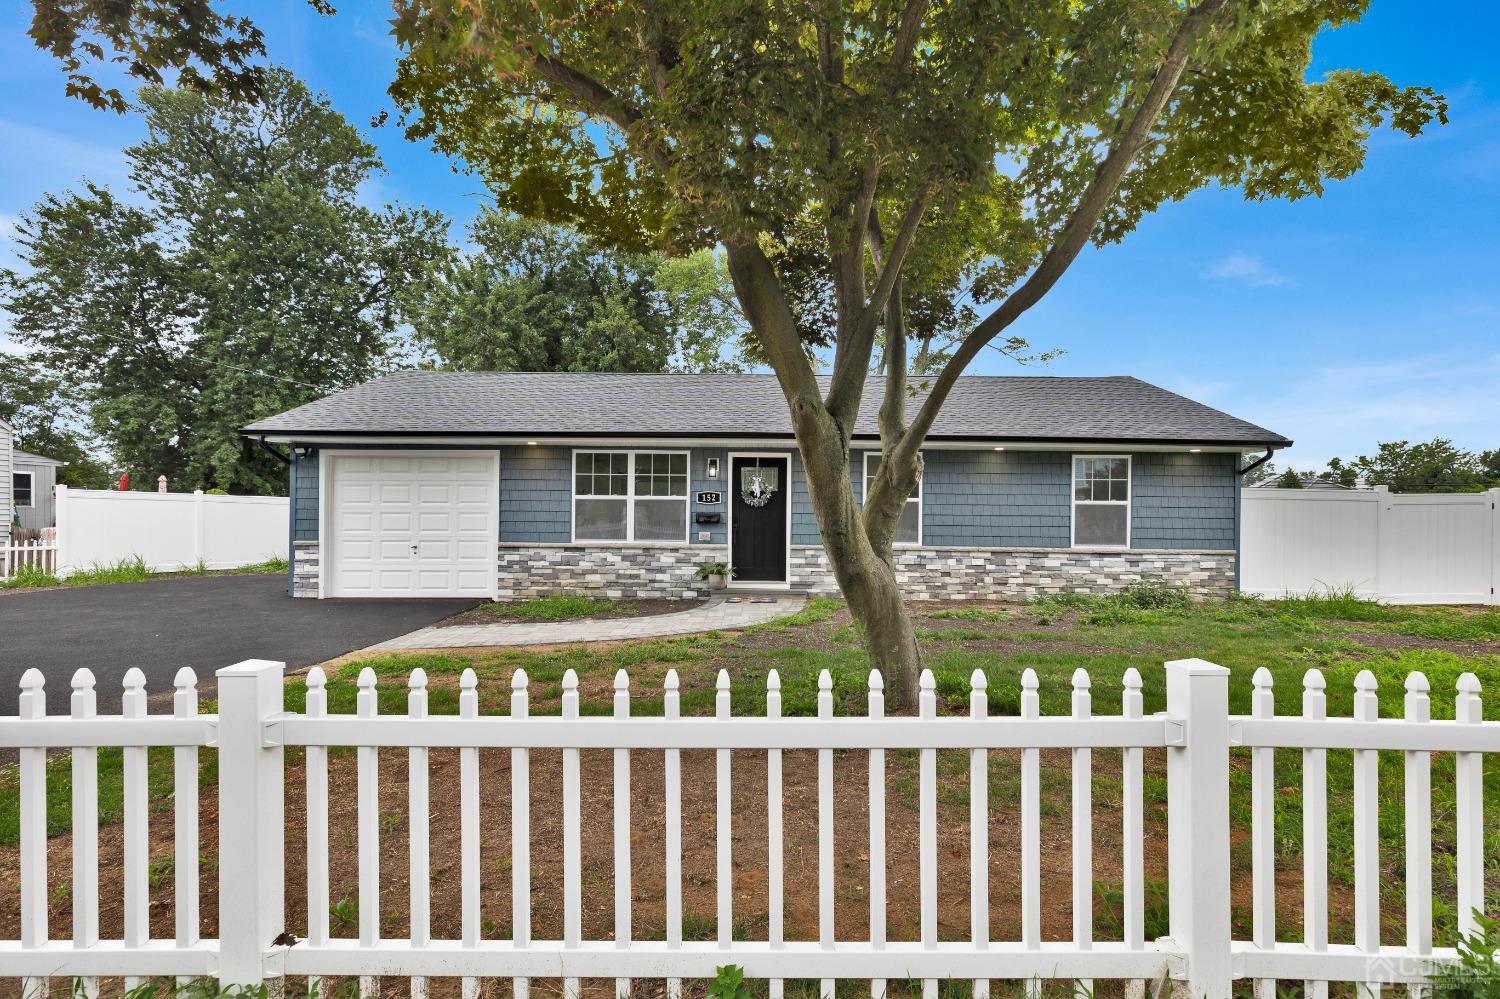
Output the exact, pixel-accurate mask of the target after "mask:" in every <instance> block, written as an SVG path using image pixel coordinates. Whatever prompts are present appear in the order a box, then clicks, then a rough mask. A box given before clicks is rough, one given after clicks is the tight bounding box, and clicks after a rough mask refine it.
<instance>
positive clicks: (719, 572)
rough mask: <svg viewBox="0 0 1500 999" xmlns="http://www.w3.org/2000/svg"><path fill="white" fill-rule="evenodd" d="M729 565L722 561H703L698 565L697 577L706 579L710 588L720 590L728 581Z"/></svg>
mask: <svg viewBox="0 0 1500 999" xmlns="http://www.w3.org/2000/svg"><path fill="white" fill-rule="evenodd" d="M729 576H730V571H729V566H727V565H725V564H724V563H723V562H703V563H701V564H700V565H699V566H698V578H699V579H703V580H707V581H708V588H709V589H710V590H722V589H723V588H724V587H725V586H726V585H727V584H728V583H729Z"/></svg>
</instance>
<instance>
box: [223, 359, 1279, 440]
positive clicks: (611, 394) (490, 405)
mask: <svg viewBox="0 0 1500 999" xmlns="http://www.w3.org/2000/svg"><path fill="white" fill-rule="evenodd" d="M825 384H826V382H825ZM883 388H884V380H883V379H881V378H878V377H871V378H870V379H869V382H868V383H867V385H866V387H865V395H864V400H863V404H862V405H861V406H860V414H859V421H858V423H857V424H856V425H855V430H854V432H855V436H856V437H865V438H874V437H878V436H879V431H878V429H877V428H876V425H875V416H876V412H877V410H878V409H879V406H880V396H881V392H882V390H883ZM922 395H923V393H922V392H920V391H918V393H917V397H916V398H915V399H913V400H912V401H911V402H910V403H909V404H908V405H909V409H908V412H914V411H915V408H916V406H917V405H918V404H920V401H921V397H922ZM242 433H245V434H247V435H250V436H260V435H271V436H276V437H288V436H290V437H297V436H299V435H302V436H308V437H312V436H316V437H328V436H335V437H337V436H348V437H359V436H364V435H375V434H383V435H417V436H465V435H468V436H513V435H519V436H526V437H533V438H543V437H601V436H606V437H607V436H619V437H725V438H735V437H746V438H749V437H788V438H789V437H791V436H792V425H791V419H790V417H789V415H788V412H787V405H786V401H785V399H784V398H783V397H782V394H781V389H780V387H779V386H778V384H777V381H776V377H775V376H774V375H761V374H713V375H687V374H681V375H652V374H589V373H543V372H509V371H495V372H474V373H453V372H435V371H401V372H397V373H396V374H392V375H387V376H386V377H384V378H379V379H376V380H375V381H372V382H367V383H366V384H364V385H359V386H356V387H354V388H352V389H348V390H346V391H343V392H338V393H336V394H334V395H330V396H326V397H324V398H322V399H318V400H317V401H315V402H310V403H308V404H307V405H305V406H299V407H297V408H296V409H292V410H288V411H287V412H285V413H280V414H277V415H276V416H269V417H267V418H265V419H263V420H260V421H258V422H256V423H253V424H251V425H250V426H248V427H246V428H244V430H243V431H242ZM928 437H929V439H934V440H944V439H947V440H1013V441H1023V440H1034V441H1077V442H1087V441H1106V442H1121V443H1125V442H1130V443H1192V444H1210V445H1248V446H1255V447H1264V446H1268V445H1269V446H1274V447H1283V446H1285V445H1287V444H1290V443H1291V442H1290V441H1288V440H1287V439H1286V438H1285V437H1282V436H1281V435H1279V434H1275V433H1272V432H1271V431H1269V430H1266V429H1264V428H1263V427H1258V426H1255V425H1254V424H1253V423H1246V422H1245V421H1244V420H1239V419H1235V418H1234V417H1233V416H1230V415H1228V414H1227V413H1221V412H1219V411H1218V410H1216V409H1210V408H1209V407H1208V406H1205V405H1203V404H1201V403H1197V402H1194V401H1193V400H1191V399H1188V398H1185V397H1183V396H1180V395H1177V394H1176V393H1173V392H1168V391H1167V390H1166V389H1162V388H1157V387H1156V386H1155V385H1149V384H1147V383H1146V382H1143V381H1141V380H1139V379H1137V378H1131V377H1128V376H1113V377H1108V378H1059V377H1026V376H990V375H974V376H965V377H963V378H960V379H959V380H958V383H957V384H956V385H955V386H954V388H953V391H952V393H951V394H950V395H949V397H948V401H947V403H946V405H944V407H943V410H942V413H941V414H940V415H939V416H938V418H937V421H936V423H935V425H934V426H933V428H932V432H931V433H930V434H929V435H928Z"/></svg>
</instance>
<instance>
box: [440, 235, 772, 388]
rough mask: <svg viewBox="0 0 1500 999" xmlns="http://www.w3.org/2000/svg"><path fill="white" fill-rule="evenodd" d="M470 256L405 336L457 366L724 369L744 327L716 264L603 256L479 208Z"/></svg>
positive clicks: (449, 272)
mask: <svg viewBox="0 0 1500 999" xmlns="http://www.w3.org/2000/svg"><path fill="white" fill-rule="evenodd" d="M470 238H471V239H472V241H473V242H474V244H475V245H476V246H477V247H478V251H477V252H476V253H473V254H471V255H469V256H467V257H465V258H463V259H455V260H454V261H452V262H451V263H450V264H449V265H448V266H447V267H445V268H444V269H443V271H442V273H441V275H440V276H439V278H438V279H437V280H434V281H432V282H431V283H430V284H428V285H426V286H425V288H424V289H423V293H422V294H421V295H420V296H419V297H418V300H417V301H416V303H415V305H414V307H413V308H412V310H411V323H412V328H413V335H414V337H415V339H416V342H417V344H418V345H419V346H420V347H422V348H423V349H425V350H427V351H429V352H430V353H431V354H432V355H433V358H434V360H435V361H436V363H437V364H438V365H439V366H441V367H444V368H448V369H452V370H458V371H667V370H687V371H725V370H736V369H737V362H736V361H735V359H734V355H733V347H734V343H735V340H736V338H737V337H739V336H740V335H741V334H742V332H743V323H742V322H741V321H740V319H739V315H738V312H737V310H736V309H735V306H734V293H733V291H732V290H731V289H730V287H729V279H728V275H727V273H726V272H725V269H724V265H723V261H722V260H721V259H719V258H718V257H717V256H716V255H714V254H712V253H710V252H708V251H701V252H700V253H699V254H695V255H693V256H690V257H688V258H685V259H681V260H666V259H664V258H662V257H661V256H659V255H656V254H637V253H629V252H624V251H619V250H613V249H610V248H608V247H606V246H601V245H600V244H599V243H597V242H595V241H594V240H591V239H589V238H587V237H585V236H583V235H580V234H579V233H577V232H576V231H573V230H571V229H568V228H565V227H562V226H555V225H548V224H546V223H541V222H536V221H531V220H527V219H522V218H517V217H515V216H507V215H501V214H499V213H496V212H489V211H486V212H482V213H481V214H480V215H479V217H478V218H476V219H475V220H474V223H473V224H472V225H471V227H470Z"/></svg>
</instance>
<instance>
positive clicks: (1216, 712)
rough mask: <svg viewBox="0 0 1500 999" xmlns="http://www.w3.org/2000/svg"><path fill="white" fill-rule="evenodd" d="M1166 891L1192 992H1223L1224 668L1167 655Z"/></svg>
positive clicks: (1226, 991)
mask: <svg viewBox="0 0 1500 999" xmlns="http://www.w3.org/2000/svg"><path fill="white" fill-rule="evenodd" d="M1167 714H1168V716H1169V717H1170V718H1171V719H1172V720H1173V721H1175V722H1176V723H1177V724H1180V725H1181V731H1180V733H1178V734H1177V735H1175V736H1174V735H1172V734H1171V733H1170V732H1169V735H1168V739H1167V892H1168V906H1169V909H1170V932H1171V935H1172V939H1173V940H1174V941H1175V942H1176V944H1177V946H1178V948H1180V950H1181V951H1182V953H1183V955H1184V957H1185V959H1186V964H1187V967H1186V968H1185V969H1184V971H1185V974H1184V975H1183V979H1184V980H1183V981H1182V982H1181V983H1180V984H1181V985H1182V986H1184V987H1185V989H1186V994H1187V995H1189V996H1191V997H1192V999H1229V995H1230V981H1231V977H1232V974H1233V968H1232V965H1231V960H1230V947H1229V941H1230V926H1229V670H1227V669H1225V668H1224V667H1223V666H1216V665H1214V664H1213V663H1210V662H1205V661H1204V660H1202V659H1179V660H1176V661H1174V662H1169V663H1167Z"/></svg>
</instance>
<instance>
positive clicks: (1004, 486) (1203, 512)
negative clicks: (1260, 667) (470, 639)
mask: <svg viewBox="0 0 1500 999" xmlns="http://www.w3.org/2000/svg"><path fill="white" fill-rule="evenodd" d="M662 447H663V449H665V450H681V449H673V448H671V447H670V446H669V445H665V444H664V445H663V446H662ZM572 450H573V449H572V448H569V447H551V446H542V447H529V446H516V447H502V448H500V540H501V541H502V542H510V543H522V544H525V543H532V544H557V543H566V542H568V541H569V540H570V539H571V536H572V497H573V493H572V481H571V479H572V468H571V463H572ZM601 450H603V449H601ZM689 450H690V454H691V457H690V460H689V468H690V469H691V481H690V483H689V486H688V488H689V492H690V493H692V494H694V497H693V499H692V500H691V502H690V504H689V511H690V517H691V515H692V514H697V513H717V514H719V515H720V517H721V520H720V523H718V524H704V525H699V524H695V523H690V524H689V528H688V537H689V538H690V539H691V541H692V543H694V544H715V545H722V544H724V543H725V538H726V525H725V523H724V518H725V516H726V515H727V507H728V502H727V501H728V499H729V498H730V494H731V491H732V490H733V488H734V483H732V482H731V481H730V468H729V458H728V454H729V448H727V447H725V448H691V449H689ZM767 450H770V449H767ZM785 453H786V454H787V455H788V456H789V457H790V459H791V480H792V481H791V490H792V494H791V500H792V544H794V545H816V544H819V543H820V542H821V538H820V535H819V532H818V524H817V518H816V517H815V516H814V515H813V510H812V502H811V500H810V498H809V496H808V491H807V476H806V474H805V473H804V471H803V468H802V460H801V457H800V456H799V455H798V454H797V453H796V451H795V450H789V451H787V452H785ZM1122 453H1124V452H1122ZM923 457H924V460H925V463H926V471H925V474H924V478H923V483H922V487H923V502H922V543H923V545H924V546H926V547H977V548H1066V547H1068V545H1069V543H1070V539H1071V528H1072V516H1073V510H1072V502H1071V490H1072V452H1070V451H1003V452H1001V451H990V450H972V451H967V450H966V451H945V450H936V449H928V450H926V451H925V452H923ZM709 458H717V459H718V460H719V468H720V472H719V478H718V479H715V480H710V479H709V478H708V459H709ZM1235 459H1236V456H1235V455H1233V454H1188V453H1181V452H1178V453H1157V452H1136V453H1134V454H1132V462H1131V544H1132V546H1133V547H1136V548H1165V549H1199V548H1204V549H1219V550H1229V549H1233V548H1234V547H1235V530H1236V518H1235V510H1236V501H1235V484H1236V480H1235V474H1234V465H1235ZM863 470H864V451H852V452H851V453H850V459H849V479H850V483H851V485H852V486H853V489H854V496H855V500H856V501H857V502H862V501H863V499H864V496H863V492H864V481H863ZM319 486H320V483H319V481H318V455H317V454H316V453H314V454H313V455H311V456H310V457H308V458H304V459H301V460H300V461H298V462H297V464H296V469H295V474H294V475H293V477H292V537H293V539H294V540H296V541H313V540H317V538H318V490H319ZM705 490H711V491H717V492H720V493H722V494H723V495H724V497H725V501H726V502H724V503H721V504H719V505H717V506H710V505H704V506H700V505H699V504H698V503H697V500H696V494H697V493H698V492H700V491H705ZM699 531H708V532H709V540H708V541H707V542H700V541H699V540H698V533H699Z"/></svg>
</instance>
